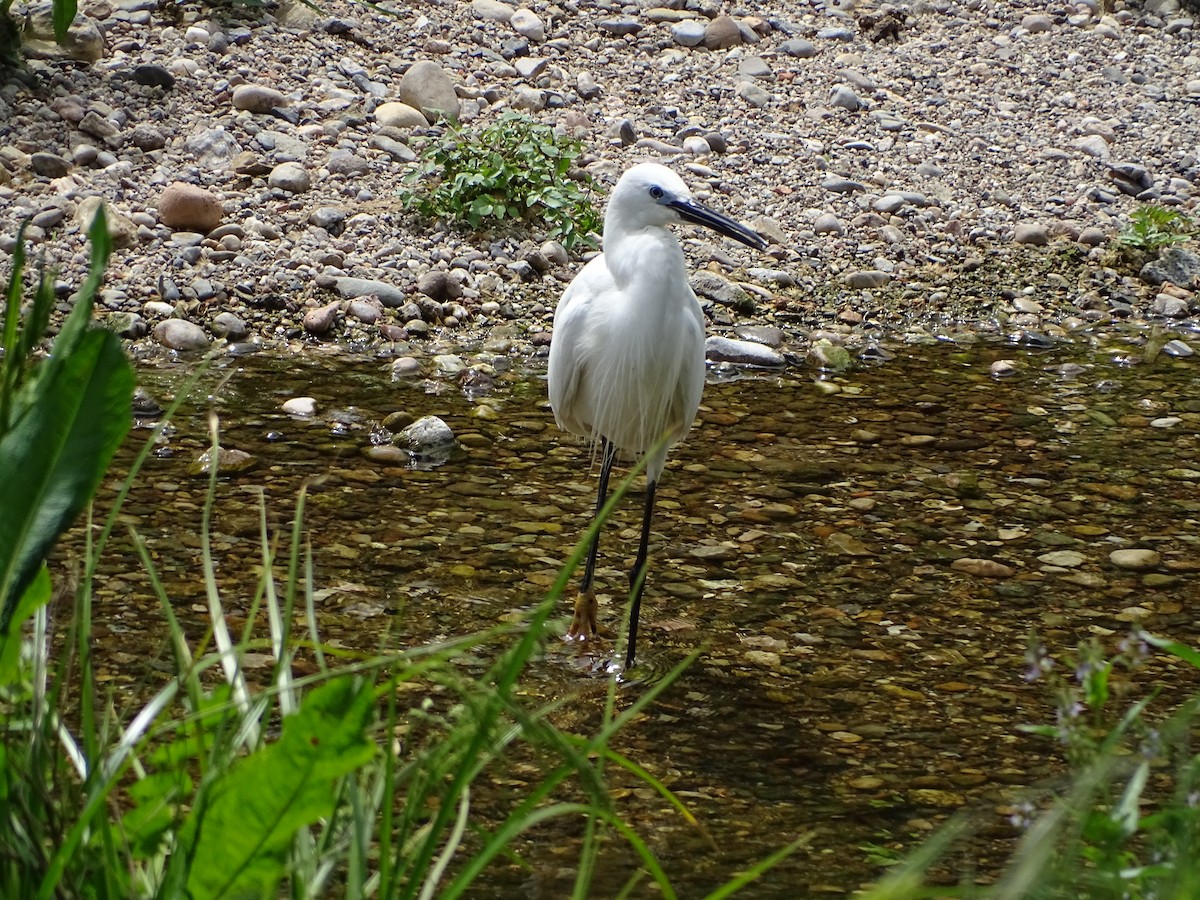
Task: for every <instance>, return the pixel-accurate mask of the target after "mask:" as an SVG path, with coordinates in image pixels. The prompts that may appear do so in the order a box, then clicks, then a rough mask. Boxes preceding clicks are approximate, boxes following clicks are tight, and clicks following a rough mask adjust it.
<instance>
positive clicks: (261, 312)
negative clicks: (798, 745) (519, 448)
mask: <svg viewBox="0 0 1200 900" xmlns="http://www.w3.org/2000/svg"><path fill="white" fill-rule="evenodd" d="M668 6H669V7H671V8H665V7H668ZM721 7H722V5H721V4H717V3H715V2H711V0H688V2H686V3H665V2H664V4H663V7H655V6H654V4H653V3H637V4H627V5H624V6H622V5H619V4H615V3H612V2H609V0H572V2H566V3H562V4H559V5H555V4H549V3H544V2H532V3H529V4H520V3H514V4H506V3H502V2H499V0H474V2H472V3H470V4H467V3H461V2H450V0H434V2H416V0H413V2H404V0H397V2H394V3H392V4H390V8H391V9H392V10H393V11H394V12H395V13H396V15H385V14H383V13H381V12H377V11H374V10H372V9H371V8H369V7H367V6H364V5H360V4H354V3H349V2H345V0H332V2H328V3H322V4H321V12H320V13H317V12H314V11H313V10H311V9H309V8H308V7H305V6H303V5H302V4H300V3H289V4H287V5H282V6H277V5H272V4H268V5H267V7H265V8H263V9H261V10H254V9H252V8H245V9H242V8H236V7H235V8H234V9H233V10H232V11H222V12H221V13H220V14H219V15H218V14H216V13H215V12H214V10H212V9H211V8H210V7H207V6H203V5H198V4H194V3H181V4H173V5H171V8H170V10H168V9H166V7H161V6H160V5H159V4H155V3H150V2H146V0H85V2H83V3H82V4H81V12H82V15H83V16H84V18H83V19H81V20H80V21H79V23H78V26H77V27H76V28H75V29H74V31H75V33H76V34H78V35H79V36H80V37H79V39H78V40H77V41H76V42H75V43H74V44H73V45H72V47H71V50H72V52H74V53H75V54H76V56H78V57H80V58H84V59H93V58H94V59H95V61H94V62H92V63H90V64H78V63H71V62H65V61H62V60H56V59H53V58H47V59H32V60H31V61H30V63H29V70H28V72H26V73H24V74H22V75H21V77H20V78H14V79H13V80H10V81H8V82H7V83H6V84H4V85H3V86H2V87H0V251H3V253H4V254H5V255H7V254H9V253H11V250H12V247H13V242H14V240H15V235H16V232H17V228H18V226H19V223H20V222H21V221H22V220H23V219H25V218H26V217H32V218H33V223H32V224H31V225H30V227H29V228H28V230H27V232H26V237H27V239H28V241H29V242H30V244H31V245H32V247H33V250H34V251H35V253H44V254H45V258H46V260H47V262H48V263H49V264H51V265H53V266H56V267H57V268H58V269H59V272H60V276H59V277H60V279H61V280H63V281H64V282H65V283H67V284H77V283H78V281H79V280H80V278H81V276H82V274H83V273H84V272H85V270H86V262H87V246H86V241H85V234H86V228H87V224H88V223H89V222H90V221H91V216H93V215H94V209H95V205H97V204H98V203H99V202H100V201H99V199H96V198H103V200H104V202H105V203H106V208H107V211H108V213H109V219H110V228H111V229H113V230H114V236H115V237H116V238H118V247H117V249H116V250H115V251H114V254H113V257H112V262H111V267H110V273H109V277H108V280H107V284H108V286H109V287H110V288H113V289H114V290H112V291H110V292H109V293H108V294H107V295H106V298H105V306H106V309H105V310H104V311H103V312H104V314H105V315H107V314H115V313H121V314H123V316H124V317H123V318H121V319H120V321H121V322H122V323H123V324H124V325H125V326H129V325H130V323H135V322H136V321H138V320H135V319H132V318H130V317H131V316H137V317H141V318H144V319H145V320H146V322H147V323H148V328H147V327H142V328H130V327H126V332H127V333H128V334H130V335H137V334H139V333H140V334H144V335H145V336H144V337H131V340H135V341H140V342H143V343H144V344H146V345H147V348H153V347H155V346H159V345H160V344H162V345H165V346H167V347H170V346H172V345H179V344H181V343H182V344H186V345H187V346H188V347H200V346H203V345H204V340H201V338H205V337H211V338H214V339H217V340H218V344H217V346H221V344H220V341H227V342H231V341H234V340H235V339H236V340H237V341H238V342H239V348H241V349H244V346H245V345H244V343H243V342H245V341H250V342H254V343H257V344H260V345H268V346H272V345H278V346H282V347H285V348H288V349H289V350H291V351H293V352H294V351H295V350H296V349H297V348H303V347H305V346H308V345H314V344H320V343H328V342H331V341H333V342H352V343H354V344H355V345H356V346H362V343H363V341H364V340H367V341H374V342H377V344H378V345H379V346H380V347H387V348H390V349H389V351H388V352H394V353H395V354H396V355H397V356H401V357H408V356H410V355H412V354H414V353H416V354H418V355H420V354H421V353H422V351H421V349H420V348H421V346H422V342H424V341H427V340H433V341H436V342H440V343H442V344H449V345H450V346H451V347H455V346H457V347H460V348H472V347H479V346H482V345H483V344H484V342H486V341H487V340H488V339H489V336H491V335H493V334H494V333H495V332H496V331H497V329H498V327H501V326H502V328H503V330H502V334H503V341H504V346H506V347H508V348H509V350H508V352H510V353H512V354H529V353H544V352H545V334H546V333H547V332H548V331H549V330H550V327H551V321H552V315H553V309H554V304H555V302H556V300H557V297H558V295H559V294H560V293H561V290H562V288H563V286H564V285H565V283H566V282H567V281H569V279H570V277H571V276H572V275H573V274H574V272H575V271H576V270H577V269H578V266H579V265H580V264H581V262H582V260H581V259H580V258H574V259H568V260H566V261H565V262H564V260H563V257H562V256H560V255H559V254H557V253H554V254H547V253H546V252H545V251H544V249H542V248H541V245H542V244H543V242H545V241H546V238H547V237H548V234H547V231H548V229H546V228H544V227H539V225H538V223H536V222H535V223H533V224H532V226H531V227H530V228H529V229H528V230H527V231H524V232H514V231H502V232H496V233H481V232H472V231H470V230H468V229H465V228H464V229H461V230H458V229H455V228H453V227H449V226H446V225H444V224H429V223H422V222H420V221H419V220H417V219H415V218H414V217H413V216H412V214H411V213H409V212H407V211H406V210H405V209H404V208H403V206H402V204H401V202H400V199H399V191H400V190H401V189H402V186H403V178H404V176H405V175H406V174H407V173H408V172H410V171H411V170H412V168H413V165H414V160H415V159H416V158H417V156H418V154H419V152H420V149H421V147H422V146H423V145H424V144H425V143H426V142H427V141H429V140H430V139H432V138H434V137H436V136H437V135H438V134H440V133H441V131H442V129H443V128H444V127H445V125H444V117H447V116H449V117H452V118H457V120H458V121H459V122H460V123H461V124H462V125H463V126H464V127H466V128H471V127H474V126H475V125H476V124H482V123H486V122H490V121H492V120H494V119H495V117H496V116H498V115H499V113H500V112H501V111H502V110H504V109H507V108H521V109H524V110H525V111H527V112H528V113H529V114H531V115H533V116H535V117H536V118H537V119H538V120H539V121H542V122H546V123H549V124H552V125H554V126H556V127H557V128H559V129H561V130H563V131H566V132H569V133H571V134H572V135H575V136H577V137H579V138H580V139H581V140H582V142H583V144H584V147H585V155H584V157H583V158H582V159H581V160H580V161H579V162H580V164H581V166H582V167H583V168H584V169H586V170H587V171H588V172H589V173H590V174H592V175H593V176H595V177H596V178H597V179H598V180H599V182H600V183H601V185H603V186H609V185H611V184H612V183H613V182H614V181H615V179H616V177H617V176H619V174H620V173H621V171H623V170H624V169H625V168H626V167H628V166H629V165H631V164H633V163H634V162H638V161H642V160H645V159H656V160H659V161H663V162H666V163H668V164H670V165H672V166H673V167H675V168H676V169H677V170H679V171H680V172H681V173H682V174H683V175H684V177H685V178H686V179H687V180H688V181H689V183H690V184H691V185H692V186H693V189H694V190H695V191H696V193H697V195H698V197H699V198H700V199H702V200H704V201H706V202H709V203H711V204H712V205H713V206H716V207H718V208H720V209H722V210H724V211H726V212H728V213H730V214H731V215H734V216H736V217H738V218H740V219H742V220H744V221H746V222H748V223H750V224H751V225H753V226H754V227H756V228H758V229H759V230H760V231H761V232H762V233H764V234H765V235H767V236H769V237H770V238H771V239H772V240H773V242H774V243H773V245H772V247H771V248H770V249H769V251H768V252H767V253H766V254H764V255H756V254H753V253H751V252H749V251H747V250H745V249H744V248H741V247H738V246H733V245H730V244H728V243H727V242H723V241H721V240H720V239H719V238H718V237H716V236H714V235H710V234H699V233H696V232H694V231H691V230H688V229H682V228H681V229H680V232H681V236H682V237H683V238H684V243H685V248H686V250H687V252H688V254H689V256H690V258H691V260H692V264H693V267H694V268H695V269H696V270H702V271H705V272H706V273H708V275H711V276H712V279H720V281H719V282H715V283H717V284H721V282H725V283H728V285H730V291H729V292H730V293H731V294H734V295H736V302H734V303H728V302H722V301H720V300H718V301H716V302H709V305H708V306H707V307H706V309H707V311H708V313H709V316H710V333H714V334H723V335H726V336H732V334H733V333H734V329H735V328H737V327H739V326H747V325H751V326H763V327H772V328H776V329H779V330H781V331H782V333H783V334H784V336H785V341H786V342H790V343H791V345H792V346H793V347H795V346H796V345H798V344H807V343H808V342H809V340H810V339H811V338H812V334H813V332H814V331H816V332H818V333H819V334H820V335H821V339H822V340H828V339H830V335H833V337H834V338H836V339H837V340H838V341H841V342H844V343H846V344H847V345H851V344H854V343H855V342H856V341H857V342H858V343H859V344H862V343H864V342H870V341H871V340H873V339H874V338H875V337H877V335H878V330H879V329H881V328H899V329H925V330H936V329H937V328H938V327H946V326H945V323H947V322H953V323H956V327H957V325H961V326H963V327H976V328H992V329H995V330H998V331H1000V332H1004V331H1005V330H1008V329H1010V328H1012V326H1013V325H1014V323H1016V324H1018V325H1019V326H1020V328H1021V329H1023V330H1024V331H1026V332H1029V331H1036V332H1038V333H1039V334H1040V335H1043V336H1048V338H1059V337H1065V336H1068V335H1070V334H1074V333H1077V332H1078V331H1080V330H1086V329H1098V328H1107V327H1125V328H1127V327H1130V326H1131V324H1132V325H1141V324H1143V323H1147V322H1149V323H1152V324H1153V323H1155V322H1167V323H1169V324H1170V325H1171V327H1180V328H1183V327H1185V326H1188V325H1194V321H1193V320H1192V316H1193V315H1194V312H1195V311H1196V310H1197V309H1198V308H1200V304H1197V303H1196V302H1194V298H1193V292H1194V291H1195V290H1196V289H1197V288H1200V283H1198V282H1197V274H1196V273H1197V271H1198V270H1197V268H1196V266H1195V265H1194V264H1193V263H1194V261H1195V260H1196V257H1195V255H1194V253H1192V250H1190V249H1189V247H1192V246H1193V245H1184V246H1183V247H1180V248H1179V250H1180V251H1181V252H1183V253H1185V254H1187V253H1191V254H1192V255H1191V256H1183V257H1179V256H1176V257H1172V258H1170V259H1168V261H1167V263H1166V264H1163V265H1157V266H1154V265H1152V266H1150V267H1149V268H1148V269H1146V270H1145V272H1146V274H1145V276H1144V277H1142V276H1140V275H1139V272H1140V271H1143V266H1144V265H1145V264H1146V263H1147V262H1151V259H1150V258H1149V257H1146V256H1144V255H1143V256H1139V255H1138V254H1136V253H1132V252H1130V251H1128V250H1126V251H1121V250H1120V249H1119V248H1117V247H1116V246H1115V245H1114V243H1113V238H1114V237H1115V236H1116V234H1117V233H1118V231H1119V230H1120V228H1121V226H1122V225H1123V224H1124V223H1125V222H1127V221H1128V217H1129V215H1130V214H1131V213H1132V212H1133V211H1134V210H1136V209H1137V208H1138V207H1139V206H1141V205H1142V204H1144V203H1146V202H1154V203H1156V204H1160V205H1163V206H1167V207H1171V208H1175V209H1179V210H1180V211H1182V212H1184V213H1185V214H1192V215H1194V214H1195V213H1196V207H1197V196H1198V192H1200V114H1193V113H1200V109H1197V104H1198V103H1200V41H1197V40H1196V29H1195V23H1194V22H1193V20H1192V18H1191V15H1190V14H1189V13H1188V12H1187V11H1186V10H1185V11H1180V9H1179V7H1178V5H1177V3H1176V2H1175V0H1157V2H1155V3H1153V4H1152V5H1151V6H1150V7H1143V6H1141V5H1140V4H1132V5H1122V3H1121V2H1120V0H1117V3H1116V9H1115V10H1114V11H1112V12H1105V11H1104V10H1103V8H1102V7H1101V6H1100V5H1098V4H1097V3H1095V2H1093V0H1082V2H1079V3H1062V2H1052V3H1051V4H1050V5H1049V6H1048V7H1047V6H1045V5H1044V4H1036V5H1035V4H1026V3H1018V2H987V0H965V2H954V0H932V2H928V3H922V4H914V5H912V6H903V7H892V6H873V5H872V4H870V3H866V4H859V5H858V6H857V7H854V8H851V7H848V6H845V5H842V4H836V5H835V4H826V3H825V2H817V0H813V2H795V0H780V2H776V3H773V4H770V5H766V4H756V3H745V4H741V5H736V6H731V7H726V8H725V9H724V10H722V8H721ZM15 9H16V8H15ZM1151 10H1152V11H1151ZM168 13H169V14H170V15H169V16H168ZM724 13H728V14H724ZM93 33H94V34H98V35H100V36H102V38H103V41H102V52H100V53H99V56H98V58H97V47H98V46H100V45H98V44H97V43H96V41H95V40H93V39H91V38H90V37H89V35H93ZM36 49H37V51H38V52H39V53H44V54H51V53H53V52H55V51H54V50H53V48H52V47H50V46H48V45H46V44H45V42H42V43H39V44H38V45H37V48H36ZM401 104H402V105H401ZM183 186H186V187H183ZM164 197H165V198H166V201H167V202H166V203H165V204H164ZM89 198H90V199H89ZM181 200H182V205H183V206H184V207H185V210H184V212H182V213H181V212H180V210H179V207H180V205H181V204H180V202H179V201H181ZM89 204H90V205H89ZM82 206H86V207H87V209H86V210H85V213H86V214H83V215H81V214H80V213H79V209H80V208H81V207H82ZM3 265H5V263H0V266H3ZM763 273H775V274H772V275H769V276H767V275H764V274H763ZM1164 273H1165V274H1164ZM706 277H707V276H706ZM1172 277H1174V278H1176V279H1179V280H1180V281H1182V280H1184V279H1188V278H1190V279H1191V280H1190V281H1188V282H1187V283H1172V282H1171V281H1170V278H1172ZM1156 279H1157V280H1156ZM1164 279H1165V280H1166V287H1169V290H1167V289H1166V288H1164V285H1163V284H1162V282H1163V280H1164ZM710 280H711V279H710ZM371 285H376V286H377V288H374V289H373V288H371ZM364 286H365V288H364ZM350 288H353V289H350ZM360 289H363V290H365V293H363V292H362V291H361V290H360ZM1163 297H1165V298H1166V299H1159V298H1163ZM1017 298H1024V299H1026V300H1031V301H1036V303H1037V304H1038V305H1039V307H1040V309H1041V312H1037V311H1034V312H1027V311H1022V310H1021V309H1020V308H1018V307H1016V306H1014V301H1015V300H1016V299H1017ZM375 300H377V301H380V302H379V303H373V302H372V301H375ZM1168 300H1169V301H1171V302H1168ZM363 301H366V303H365V305H364V302H363ZM351 303H357V304H358V305H357V306H355V307H354V308H353V309H351V307H350V304H351ZM66 308H67V307H66V304H64V306H63V310H60V312H61V311H65V309H66ZM223 314H228V316H226V317H222V316H223ZM230 317H233V318H230ZM172 319H173V320H178V321H186V322H189V323H190V324H192V325H194V326H195V327H196V329H200V330H201V331H203V332H204V334H198V333H196V331H195V330H192V329H186V331H188V333H187V334H183V333H182V332H181V329H180V326H178V325H174V324H171V325H167V326H165V327H162V326H164V323H165V322H167V321H169V320H172ZM238 323H240V324H241V326H243V327H239V325H238ZM235 336H236V337H235ZM534 336H537V338H536V340H535V339H534ZM1038 339H1041V338H1038ZM147 348H143V350H145V349H147ZM445 349H446V347H444V346H440V347H439V348H438V349H437V351H436V352H443V351H444V350H445ZM239 352H240V350H239ZM433 355H435V351H434V350H430V351H429V356H430V357H432V356H433ZM800 356H801V357H803V354H800Z"/></svg>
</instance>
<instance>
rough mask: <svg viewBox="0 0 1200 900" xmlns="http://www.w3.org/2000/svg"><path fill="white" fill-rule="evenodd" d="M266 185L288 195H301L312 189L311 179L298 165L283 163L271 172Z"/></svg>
mask: <svg viewBox="0 0 1200 900" xmlns="http://www.w3.org/2000/svg"><path fill="white" fill-rule="evenodd" d="M267 184H268V185H270V186H271V187H273V188H279V189H280V190H281V191H287V192H288V193H290V194H303V193H305V192H307V191H308V190H309V189H310V188H311V187H312V178H311V176H309V174H308V170H307V169H305V168H304V166H302V165H300V163H298V162H285V163H280V164H279V165H277V166H276V167H275V168H274V169H272V170H271V174H270V175H268V176H267Z"/></svg>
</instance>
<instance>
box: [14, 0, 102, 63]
mask: <svg viewBox="0 0 1200 900" xmlns="http://www.w3.org/2000/svg"><path fill="white" fill-rule="evenodd" d="M21 44H22V48H21V49H22V50H23V52H24V54H25V55H26V56H28V57H30V58H31V59H74V60H77V61H79V62H85V63H94V62H96V61H97V60H98V59H100V58H101V57H103V56H104V36H103V35H102V34H101V33H100V29H99V28H97V27H96V24H95V23H94V22H92V21H91V20H90V19H88V18H86V17H85V16H83V15H77V16H76V17H75V20H74V21H73V22H71V26H70V27H69V28H68V29H67V34H66V37H65V38H64V39H63V42H62V43H61V44H60V43H59V42H58V41H56V40H55V39H54V9H53V7H52V6H51V5H50V4H49V3H46V4H42V5H39V6H38V7H36V8H35V9H34V10H33V11H32V12H30V13H29V15H28V16H27V18H26V19H25V31H24V34H23V35H22V37H21Z"/></svg>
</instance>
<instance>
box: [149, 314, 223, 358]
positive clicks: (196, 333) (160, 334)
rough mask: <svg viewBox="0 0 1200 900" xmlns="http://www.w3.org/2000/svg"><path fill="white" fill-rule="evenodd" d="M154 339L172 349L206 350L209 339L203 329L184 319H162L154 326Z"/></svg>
mask: <svg viewBox="0 0 1200 900" xmlns="http://www.w3.org/2000/svg"><path fill="white" fill-rule="evenodd" d="M154 339H155V340H156V341H158V342H159V343H160V344H162V345H163V346H164V347H169V348H170V349H172V350H180V351H184V352H186V351H195V350H207V349H208V347H209V345H210V343H211V341H209V338H208V335H207V334H205V333H204V329H203V328H201V327H200V326H199V325H197V324H196V323H195V322H189V321H187V320H186V319H164V320H163V321H162V322H159V323H158V324H157V325H155V326H154Z"/></svg>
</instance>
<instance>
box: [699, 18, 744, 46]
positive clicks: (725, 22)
mask: <svg viewBox="0 0 1200 900" xmlns="http://www.w3.org/2000/svg"><path fill="white" fill-rule="evenodd" d="M742 42H743V38H742V29H740V28H739V27H738V23H737V22H736V21H735V20H734V19H733V18H731V17H730V16H717V17H716V18H715V19H713V20H712V21H711V22H709V23H708V27H707V28H705V30H704V46H705V47H707V48H708V49H709V50H728V49H729V48H730V47H736V46H738V45H739V44H741V43H742Z"/></svg>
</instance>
